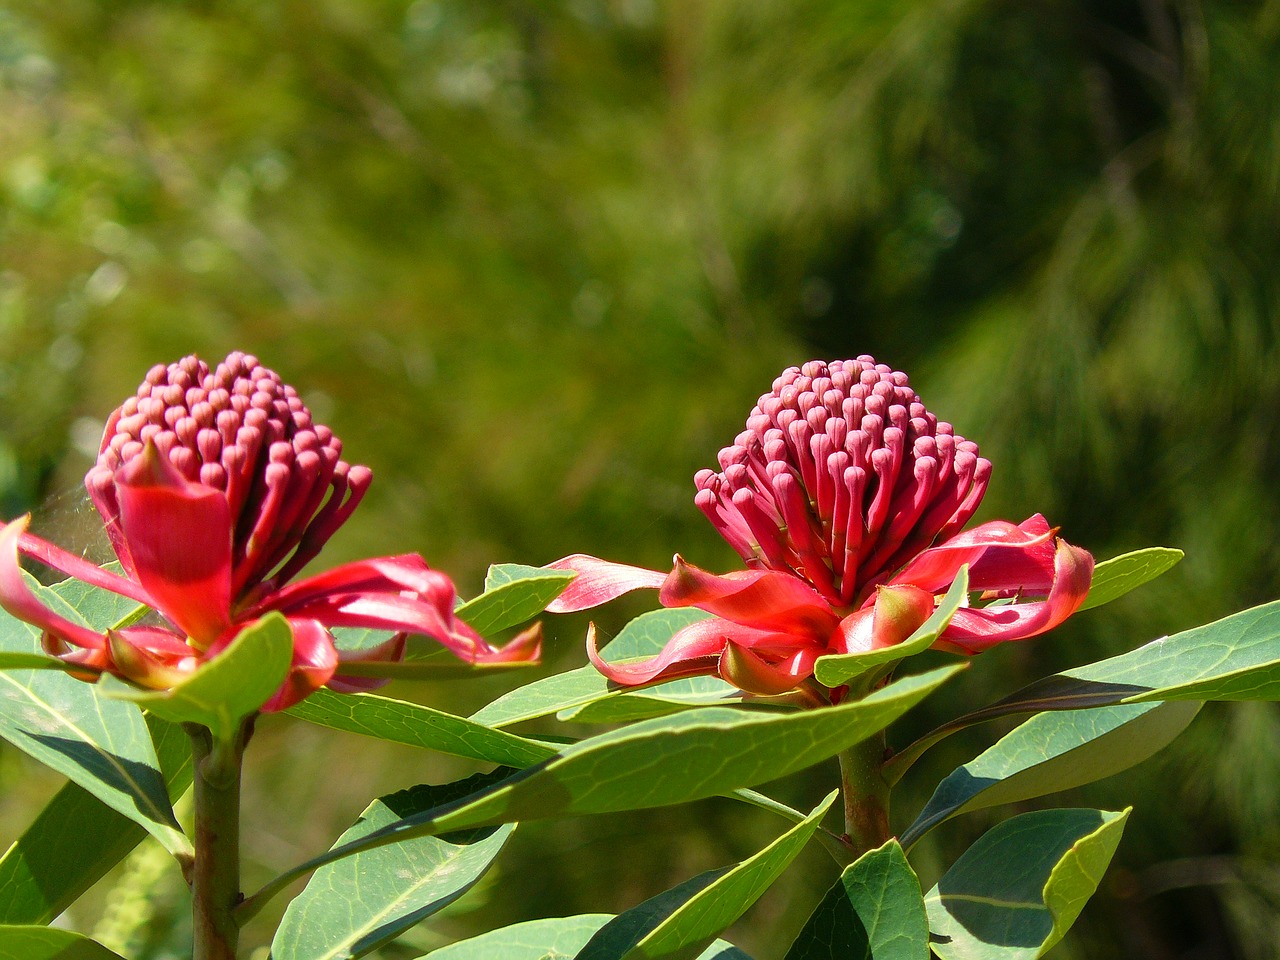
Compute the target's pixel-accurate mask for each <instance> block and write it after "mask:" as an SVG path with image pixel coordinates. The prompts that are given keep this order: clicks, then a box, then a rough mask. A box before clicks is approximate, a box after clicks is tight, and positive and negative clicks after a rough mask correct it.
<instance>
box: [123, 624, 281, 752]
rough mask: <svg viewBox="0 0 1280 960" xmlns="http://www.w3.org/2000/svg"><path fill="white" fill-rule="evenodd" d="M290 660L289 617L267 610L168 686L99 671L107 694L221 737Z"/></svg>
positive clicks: (265, 694) (276, 683) (268, 690)
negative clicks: (142, 684)
mask: <svg viewBox="0 0 1280 960" xmlns="http://www.w3.org/2000/svg"><path fill="white" fill-rule="evenodd" d="M292 660H293V631H292V630H291V629H290V628H289V621H288V620H286V619H285V618H284V617H282V616H281V615H280V614H278V613H269V614H267V615H266V616H265V617H263V618H262V619H261V620H259V621H258V622H257V623H255V624H253V625H252V626H249V627H246V628H245V629H244V630H242V631H240V635H239V636H237V637H236V638H235V639H234V640H232V641H231V643H230V644H229V645H228V646H227V648H226V649H225V650H223V651H222V652H221V653H220V654H218V655H217V656H216V657H214V658H213V659H212V660H210V661H209V662H208V663H206V664H205V665H204V666H202V667H201V668H200V669H199V670H197V671H196V672H195V673H193V674H192V675H191V676H190V677H188V678H187V679H186V680H183V681H182V682H181V683H179V684H177V685H175V686H173V687H170V688H169V689H168V690H143V689H140V688H138V687H134V686H132V685H130V684H127V683H125V682H124V681H122V680H116V679H115V678H114V677H104V678H103V680H102V683H103V687H104V689H105V691H106V692H107V693H108V695H109V696H112V697H115V698H116V699H119V700H128V701H131V702H133V703H136V704H138V705H139V706H142V707H145V708H146V709H147V710H149V711H151V712H152V713H154V714H156V715H157V716H159V717H163V718H164V719H165V720H169V721H171V722H173V723H198V724H201V725H202V726H205V727H208V728H209V729H210V730H212V731H213V734H214V736H215V737H218V738H219V739H222V740H227V739H230V738H231V737H232V736H233V735H234V733H235V731H236V729H237V727H238V726H239V725H240V722H241V721H242V720H244V718H245V717H247V716H249V715H250V714H253V713H256V712H257V710H258V708H259V707H261V706H262V705H263V704H264V703H266V702H267V700H268V699H269V698H270V697H271V695H272V694H274V693H275V692H276V690H277V689H279V687H280V684H282V683H284V679H285V677H286V676H287V675H288V673H289V665H290V663H291V662H292Z"/></svg>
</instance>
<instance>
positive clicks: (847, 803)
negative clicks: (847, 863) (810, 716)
mask: <svg viewBox="0 0 1280 960" xmlns="http://www.w3.org/2000/svg"><path fill="white" fill-rule="evenodd" d="M884 760H885V736H884V732H883V731H881V732H880V733H878V734H876V735H875V736H873V737H870V738H868V739H866V740H864V741H862V743H859V744H855V745H854V746H852V747H850V748H849V749H848V750H846V751H844V753H842V754H840V791H841V793H842V794H843V795H844V829H845V839H846V840H847V841H848V843H849V846H850V847H851V849H852V850H853V855H854V857H855V859H856V858H857V857H860V856H862V855H863V854H864V853H866V852H867V851H868V850H875V849H876V848H877V847H881V846H883V845H884V844H885V842H886V841H887V840H888V839H889V784H888V782H887V781H886V780H885V778H884V775H883V773H882V770H883V767H884Z"/></svg>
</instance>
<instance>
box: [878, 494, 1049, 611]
mask: <svg viewBox="0 0 1280 960" xmlns="http://www.w3.org/2000/svg"><path fill="white" fill-rule="evenodd" d="M1052 538H1053V531H1052V530H1051V529H1050V528H1049V524H1048V522H1047V521H1046V520H1045V519H1044V517H1042V516H1041V515H1040V514H1038V513H1037V514H1035V515H1034V516H1032V517H1029V518H1028V519H1026V520H1024V521H1023V522H1022V523H1020V524H1015V523H1010V522H1009V521H1008V520H992V521H990V522H989V523H983V524H979V525H978V526H976V527H974V528H973V529H972V530H966V531H964V532H963V533H958V534H956V535H955V536H954V537H952V538H950V539H949V540H947V541H945V542H943V543H940V544H938V545H937V546H936V547H930V548H929V549H928V550H925V551H923V552H921V553H920V554H919V556H917V557H916V558H915V559H914V560H912V561H911V562H910V563H908V564H907V565H906V566H905V567H903V568H902V570H901V571H900V572H899V573H898V574H897V575H895V576H894V577H893V578H892V579H891V580H890V581H889V582H890V583H909V584H912V585H914V586H917V587H920V588H921V589H923V590H928V591H929V592H930V593H938V592H940V591H943V590H945V589H946V588H947V587H949V586H950V585H951V582H952V581H953V580H955V578H956V574H957V573H959V572H960V568H961V567H962V566H963V565H964V564H966V563H967V564H969V568H970V569H969V585H970V587H972V588H973V589H975V590H989V589H998V588H996V587H992V586H990V585H988V584H987V583H985V582H983V583H980V582H978V577H977V576H975V571H976V572H977V573H978V574H980V575H981V577H982V579H983V581H989V580H991V579H992V578H993V577H997V578H998V577H1000V576H1001V575H1003V574H1004V573H1005V572H1006V571H1008V570H1010V569H1012V567H1011V566H1009V565H1010V564H1013V563H1015V561H1012V560H1011V559H1010V558H1011V556H1012V555H1013V554H1014V553H1016V552H1017V551H1018V550H1021V551H1029V552H1030V553H1029V554H1028V555H1029V556H1031V557H1032V558H1040V559H1042V558H1043V557H1045V556H1048V554H1042V553H1037V552H1035V550H1034V548H1036V547H1037V546H1039V545H1044V548H1045V549H1046V550H1048V551H1049V553H1051V552H1052V548H1051V547H1050V546H1049V542H1050V541H1051V540H1052ZM993 549H999V552H1000V554H1001V555H1002V556H1003V557H1004V563H1005V565H1006V566H1005V567H1004V568H1003V569H1001V568H1000V566H999V562H997V563H996V564H992V565H990V566H989V567H988V569H987V570H986V571H983V570H982V569H981V561H982V560H983V559H984V558H985V556H986V554H987V552H988V551H989V550H993Z"/></svg>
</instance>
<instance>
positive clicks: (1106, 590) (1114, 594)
mask: <svg viewBox="0 0 1280 960" xmlns="http://www.w3.org/2000/svg"><path fill="white" fill-rule="evenodd" d="M1182 557H1183V553H1182V551H1181V550H1175V549H1173V548H1172V547H1147V548H1145V549H1143V550H1134V551H1133V552H1132V553H1124V554H1121V555H1120V556H1118V557H1112V558H1111V559H1110V560H1103V561H1102V562H1101V563H1100V564H1098V565H1097V566H1096V567H1094V568H1093V583H1092V584H1090V586H1089V595H1088V596H1087V597H1085V598H1084V603H1082V604H1080V610H1089V609H1092V608H1093V607H1100V606H1102V605H1103V604H1104V603H1110V602H1111V601H1112V600H1118V599H1120V598H1121V597H1123V596H1124V595H1125V594H1126V593H1129V592H1130V591H1131V590H1136V589H1137V588H1138V587H1140V586H1142V585H1143V584H1144V583H1148V582H1150V581H1152V580H1154V579H1155V578H1156V577H1158V576H1160V575H1161V574H1164V573H1167V572H1168V571H1170V570H1172V569H1173V568H1174V567H1175V566H1177V565H1178V562H1179V561H1180V560H1181V559H1182ZM1077 612H1079V611H1077Z"/></svg>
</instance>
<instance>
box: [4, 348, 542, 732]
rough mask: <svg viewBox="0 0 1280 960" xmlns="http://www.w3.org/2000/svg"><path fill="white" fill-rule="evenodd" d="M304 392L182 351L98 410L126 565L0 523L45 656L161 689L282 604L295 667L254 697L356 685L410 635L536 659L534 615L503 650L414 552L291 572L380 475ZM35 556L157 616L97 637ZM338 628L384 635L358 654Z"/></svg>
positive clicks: (95, 485) (367, 684)
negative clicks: (45, 599) (34, 568)
mask: <svg viewBox="0 0 1280 960" xmlns="http://www.w3.org/2000/svg"><path fill="white" fill-rule="evenodd" d="M341 452H342V444H341V441H339V440H338V438H337V437H335V436H334V435H333V433H332V431H330V430H329V429H328V428H327V427H324V426H321V425H319V424H316V423H314V422H313V421H312V419H311V413H310V411H309V410H308V409H307V408H306V406H305V405H304V404H303V403H302V401H301V400H300V399H299V397H298V394H297V392H296V391H295V390H294V389H293V388H292V387H290V386H288V385H286V384H284V383H283V382H281V380H280V377H279V376H277V375H276V374H275V373H274V372H273V371H271V370H268V369H267V368H266V367H264V366H262V365H261V364H260V363H259V362H258V360H257V358H256V357H253V356H249V355H246V354H242V353H233V354H231V355H230V356H229V357H227V359H226V361H225V362H223V363H221V364H219V365H218V367H217V369H216V370H213V371H211V370H210V369H209V367H208V366H207V365H206V364H205V363H204V362H203V361H201V360H199V359H198V358H197V357H194V356H190V357H187V358H185V359H183V360H181V361H179V362H178V363H174V364H171V365H169V366H168V367H165V366H163V365H161V366H156V367H154V368H152V370H151V371H150V372H149V373H148V374H147V378H146V381H145V382H144V383H143V384H142V385H141V386H140V387H139V388H138V392H137V395H136V396H133V397H130V398H129V399H128V400H126V401H125V402H124V404H123V405H122V406H121V407H120V408H119V409H117V410H116V411H115V412H114V413H112V414H111V416H110V418H109V419H108V420H107V426H106V430H105V432H104V434H103V438H102V446H101V448H100V452H99V454H98V460H97V463H96V464H95V465H94V467H93V468H92V469H90V470H89V473H88V474H87V475H86V477H85V486H86V487H87V488H88V491H89V495H90V497H91V498H92V499H93V502H94V504H95V505H96V506H97V508H98V511H99V512H100V513H101V515H102V519H103V522H104V523H105V525H106V532H107V535H108V537H109V538H110V541H111V545H112V547H113V549H114V550H115V554H116V557H117V559H118V560H119V561H120V566H121V567H122V568H123V570H124V575H123V576H121V575H120V574H116V573H112V572H111V571H109V570H105V569H100V568H98V567H96V566H94V565H93V564H91V563H89V562H87V561H85V560H82V559H81V558H79V557H77V556H75V555H74V554H70V553H67V552H66V551H64V550H61V549H60V548H58V547H56V546H54V545H53V544H51V543H48V542H46V541H44V540H41V539H39V538H37V537H35V536H32V535H31V534H29V533H27V532H26V527H27V524H28V521H29V518H28V517H22V518H20V519H18V520H15V521H13V522H12V523H10V524H8V525H7V526H5V527H4V528H3V530H0V606H3V607H4V609H5V610H7V611H9V613H11V614H12V615H13V616H15V617H17V618H19V619H21V620H25V621H27V622H28V623H31V624H34V625H35V626H37V627H39V628H40V629H41V630H42V631H43V632H44V633H43V643H44V647H45V649H46V651H47V652H49V653H50V654H52V655H54V656H57V657H60V658H61V659H63V660H65V661H67V662H69V663H72V664H75V665H76V667H77V668H78V669H77V673H78V674H80V675H82V676H84V677H85V678H86V679H94V678H95V677H96V676H97V675H98V674H101V673H103V672H109V673H113V674H116V675H117V676H120V677H123V678H125V679H127V680H130V681H133V682H134V683H137V684H140V685H142V686H146V687H152V688H156V689H165V688H168V687H170V686H172V685H173V684H175V683H177V682H179V681H180V680H182V679H183V678H184V677H186V676H189V675H190V674H191V673H192V672H193V671H194V670H196V669H197V668H198V667H199V666H200V665H201V664H202V663H204V662H206V661H208V660H209V659H210V658H212V657H215V656H217V654H218V653H219V652H220V651H221V650H223V649H225V647H226V646H227V645H228V644H229V643H230V642H231V640H232V639H234V638H235V637H236V635H237V634H238V633H239V632H240V631H241V630H242V629H243V628H244V627H245V626H247V625H249V624H252V623H253V622H255V621H256V620H258V619H259V618H260V617H262V616H264V615H266V614H267V613H269V612H271V611H278V612H279V613H281V614H283V615H284V616H285V618H286V619H287V620H288V621H289V624H290V626H291V628H292V630H293V637H294V651H293V664H292V668H291V670H290V673H289V676H288V678H287V679H286V680H285V683H284V684H283V686H281V688H280V689H279V690H278V691H277V692H276V694H275V695H274V696H273V697H272V698H271V699H270V700H269V701H268V702H267V703H266V704H264V706H263V709H264V710H281V709H284V708H285V707H287V706H290V705H291V704H294V703H297V702H298V701H299V700H301V699H303V698H304V697H306V696H308V695H309V694H310V693H312V692H313V691H315V690H317V689H319V688H320V687H322V686H325V685H328V686H330V687H332V688H333V689H335V690H342V691H353V690H366V689H370V688H371V687H373V686H376V685H377V684H378V683H379V681H377V680H370V679H367V678H364V677H360V678H357V677H346V678H344V677H343V676H342V669H341V664H342V663H343V662H344V661H349V660H353V659H359V660H374V661H377V660H398V659H400V658H401V657H402V655H403V651H404V644H405V638H406V635H407V634H423V635H426V636H429V637H431V638H433V639H434V640H436V641H438V642H439V643H441V644H442V645H443V646H444V647H446V648H447V649H449V650H450V651H452V652H453V653H454V654H455V655H457V656H458V657H459V658H461V659H463V660H465V661H467V662H470V663H478V664H479V663H499V662H511V661H520V660H533V659H536V658H537V656H538V647H539V640H540V633H539V631H538V629H537V628H536V627H535V628H533V629H531V630H529V631H526V632H525V633H523V634H521V635H520V636H518V637H517V638H516V639H515V640H513V641H511V642H510V643H509V644H508V645H507V646H506V647H503V648H497V647H494V646H492V645H490V644H489V643H488V642H486V641H485V640H484V639H483V638H482V637H481V636H479V635H478V634H477V633H476V632H475V631H474V630H472V629H471V628H470V627H469V626H467V625H466V624H465V623H463V622H462V621H461V620H459V619H457V618H456V617H455V616H454V615H453V608H454V600H455V591H454V586H453V583H452V581H450V579H449V578H448V577H447V576H445V575H444V574H442V573H439V572H437V571H435V570H431V569H429V568H428V567H427V565H426V563H425V562H424V561H423V560H422V558H421V557H419V556H418V555H416V554H404V555H400V556H391V557H378V558H376V559H370V560H361V561H357V562H355V563H349V564H346V565H344V566H340V567H337V568H336V569H333V570H330V571H328V572H327V573H322V574H319V575H318V576H314V577H310V578H308V579H305V580H302V581H299V582H296V583H289V581H290V580H292V579H293V577H294V576H295V575H297V573H298V572H299V571H300V570H301V569H302V567H303V566H305V565H306V564H307V562H308V561H310V560H311V559H313V558H314V557H315V556H316V554H317V553H318V552H319V551H320V549H321V547H323V546H324V544H325V542H326V541H327V540H328V539H329V538H330V537H331V536H332V535H333V533H334V532H335V531H336V530H337V529H338V528H339V527H340V526H341V525H342V524H343V523H344V522H345V521H346V520H347V518H348V517H350V515H351V512H352V511H353V510H354V509H355V508H356V506H357V504H359V502H360V499H361V498H362V497H363V496H364V493H365V491H366V490H367V489H368V486H369V483H370V481H371V479H372V474H371V472H370V471H369V469H368V468H367V467H361V466H351V465H349V464H348V463H346V462H345V461H344V460H342V458H341ZM20 553H23V554H27V555H28V556H31V557H34V558H36V559H38V560H40V561H41V562H43V563H45V564H47V565H48V566H50V567H53V568H54V569H56V570H59V571H61V572H63V573H66V574H69V575H71V576H74V577H77V578H79V579H80V580H83V581H85V582H87V583H90V584H93V585H94V586H97V587H102V588H104V589H106V590H111V591H113V592H115V593H118V594H121V595H123V596H126V597H130V598H131V599H134V600H137V601H138V602H139V603H143V604H146V605H147V606H149V607H152V608H153V609H154V610H156V611H157V612H158V613H159V614H161V615H162V617H163V618H164V620H165V621H166V623H165V624H164V625H137V626H130V627H124V628H122V629H119V630H110V631H108V632H107V633H105V634H102V633H98V632H97V631H95V630H91V629H88V628H86V627H84V626H82V625H80V624H77V623H74V622H72V621H70V620H68V619H67V618H65V617H63V616H61V615H60V614H58V613H57V612H55V611H53V610H50V609H49V608H47V607H46V606H44V605H43V604H42V603H41V602H40V600H39V599H38V598H37V597H36V595H35V593H34V592H33V591H32V590H31V589H30V587H29V586H28V585H27V583H26V582H25V580H24V578H23V574H22V571H21V569H20V568H19V565H18V561H19V554H20ZM334 627H364V628H369V629H374V630H386V631H392V632H393V635H392V636H391V638H390V639H389V640H388V641H386V642H385V643H383V644H381V645H379V646H377V647H375V648H372V649H366V650H362V651H360V652H359V653H348V652H345V651H340V650H339V649H338V648H337V647H336V646H335V644H334V638H333V634H332V633H331V632H330V630H331V628H334Z"/></svg>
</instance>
